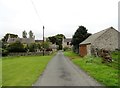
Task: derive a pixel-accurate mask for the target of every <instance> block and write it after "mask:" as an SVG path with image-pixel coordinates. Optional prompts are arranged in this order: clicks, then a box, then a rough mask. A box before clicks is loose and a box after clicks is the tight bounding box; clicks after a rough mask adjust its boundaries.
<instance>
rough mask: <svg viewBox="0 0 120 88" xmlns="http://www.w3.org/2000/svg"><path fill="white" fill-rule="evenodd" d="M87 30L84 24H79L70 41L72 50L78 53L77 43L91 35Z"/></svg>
mask: <svg viewBox="0 0 120 88" xmlns="http://www.w3.org/2000/svg"><path fill="white" fill-rule="evenodd" d="M87 31H88V30H87V29H86V28H85V27H84V26H79V28H78V29H77V30H76V32H75V33H74V35H73V37H72V41H71V44H72V45H73V51H74V52H76V53H78V52H79V44H80V43H81V42H82V41H84V40H85V39H86V38H88V37H89V36H90V35H91V34H90V33H87Z"/></svg>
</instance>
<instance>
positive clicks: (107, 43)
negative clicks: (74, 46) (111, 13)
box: [79, 27, 120, 56]
mask: <svg viewBox="0 0 120 88" xmlns="http://www.w3.org/2000/svg"><path fill="white" fill-rule="evenodd" d="M118 35H119V36H120V32H119V31H117V30H116V29H114V28H113V27H110V28H107V29H105V30H102V31H100V32H97V33H95V34H93V35H91V36H89V37H88V38H87V39H86V40H85V41H83V42H82V43H80V44H79V53H80V55H81V56H85V55H91V52H92V49H106V50H110V51H114V50H115V49H120V46H118V45H119V44H118V42H119V41H120V38H119V37H118Z"/></svg>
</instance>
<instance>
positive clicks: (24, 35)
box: [22, 30, 27, 38]
mask: <svg viewBox="0 0 120 88" xmlns="http://www.w3.org/2000/svg"><path fill="white" fill-rule="evenodd" d="M22 37H23V38H27V32H26V31H25V30H24V31H23V33H22Z"/></svg>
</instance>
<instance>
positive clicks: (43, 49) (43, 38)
mask: <svg viewBox="0 0 120 88" xmlns="http://www.w3.org/2000/svg"><path fill="white" fill-rule="evenodd" d="M44 28H45V27H44V26H43V56H44Z"/></svg>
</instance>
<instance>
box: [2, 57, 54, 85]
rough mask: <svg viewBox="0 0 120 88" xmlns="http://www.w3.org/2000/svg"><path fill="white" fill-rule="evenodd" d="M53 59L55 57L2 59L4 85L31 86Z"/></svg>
mask: <svg viewBox="0 0 120 88" xmlns="http://www.w3.org/2000/svg"><path fill="white" fill-rule="evenodd" d="M52 57H53V55H51V56H20V57H4V58H2V73H3V75H2V77H3V79H2V85H3V86H31V85H32V84H33V83H34V82H35V81H36V80H37V79H38V77H39V76H40V74H41V73H42V72H43V71H44V69H45V67H46V65H47V64H48V62H49V61H50V60H51V58H52Z"/></svg>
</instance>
